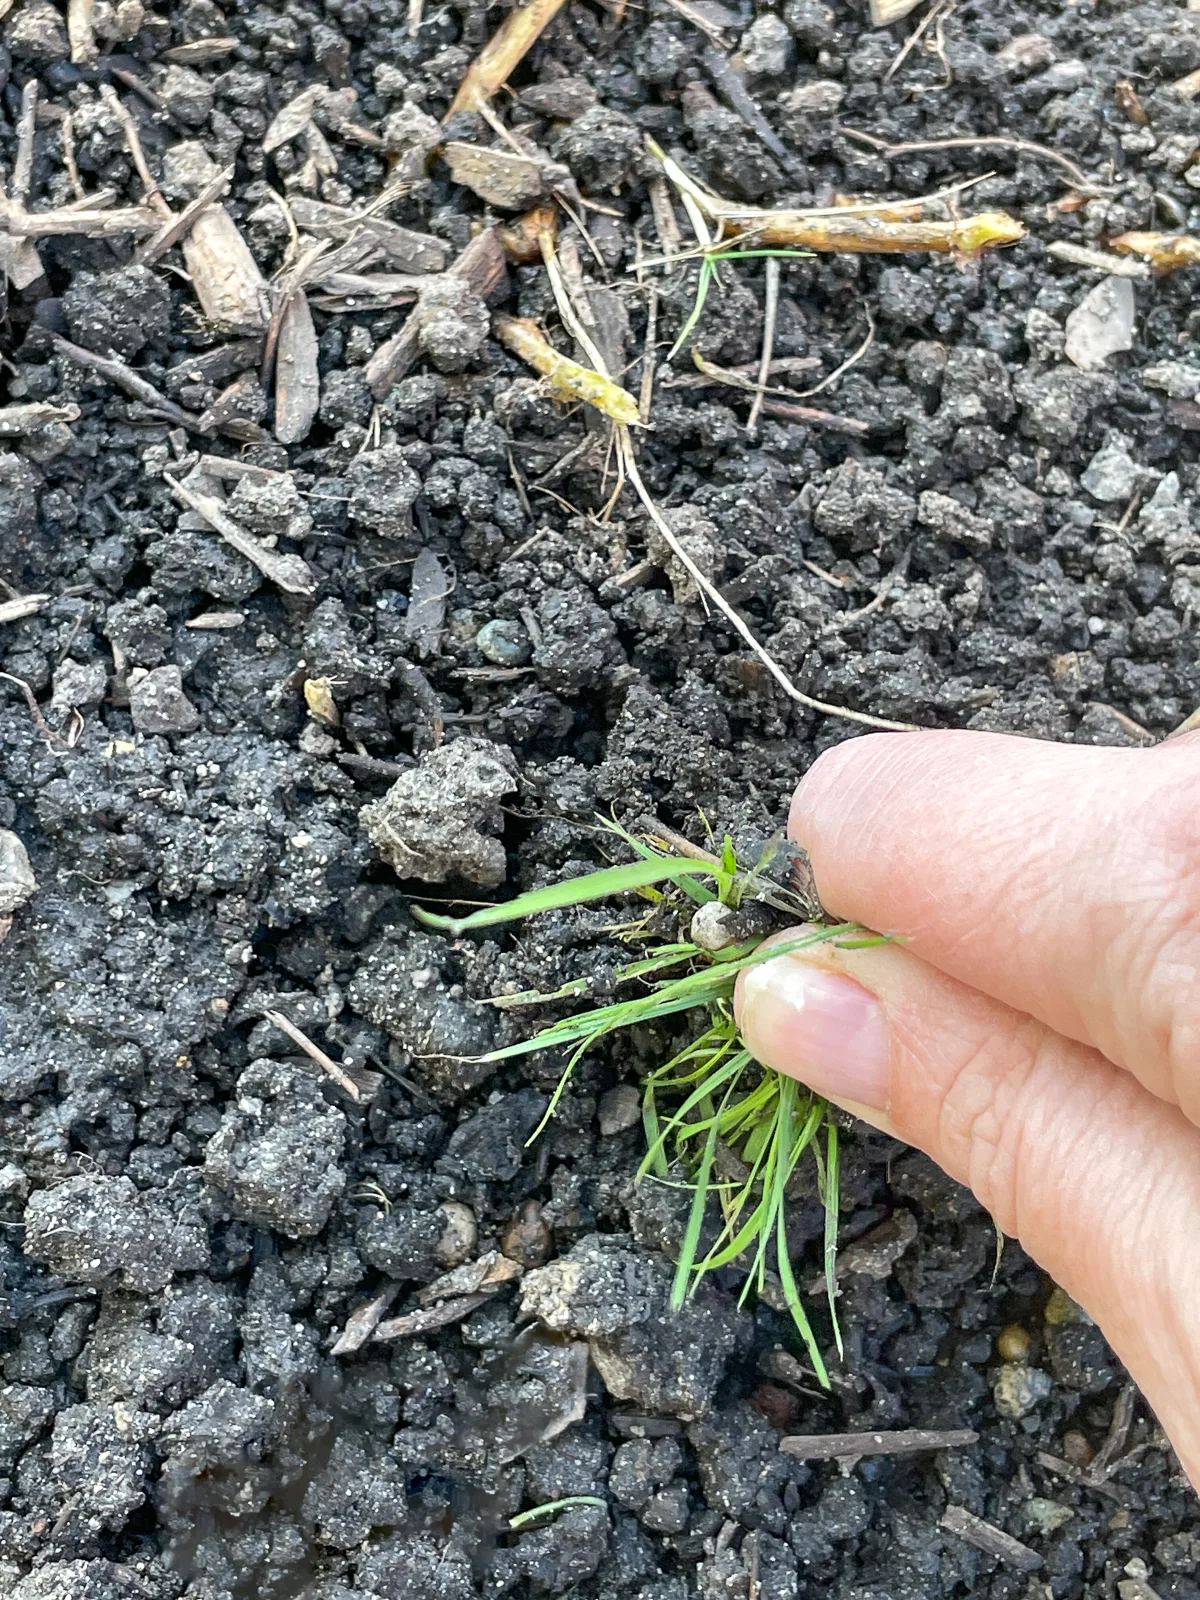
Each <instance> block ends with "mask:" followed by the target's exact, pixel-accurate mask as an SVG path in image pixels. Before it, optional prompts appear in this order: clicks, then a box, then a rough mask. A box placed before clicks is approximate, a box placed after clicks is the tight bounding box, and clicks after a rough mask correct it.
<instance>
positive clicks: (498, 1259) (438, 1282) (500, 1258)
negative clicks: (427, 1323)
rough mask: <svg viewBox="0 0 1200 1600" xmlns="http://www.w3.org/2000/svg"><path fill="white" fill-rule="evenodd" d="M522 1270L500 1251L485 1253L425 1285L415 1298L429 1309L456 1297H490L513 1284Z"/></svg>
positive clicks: (515, 1262)
mask: <svg viewBox="0 0 1200 1600" xmlns="http://www.w3.org/2000/svg"><path fill="white" fill-rule="evenodd" d="M523 1271H524V1268H523V1267H522V1266H521V1264H520V1263H519V1262H517V1261H511V1260H509V1258H508V1256H504V1255H501V1254H500V1252H499V1250H488V1251H486V1252H485V1253H484V1254H483V1255H481V1256H480V1257H479V1258H478V1259H477V1260H475V1261H464V1262H463V1264H462V1266H461V1267H455V1268H454V1269H453V1271H451V1272H444V1273H443V1274H442V1276H441V1277H440V1278H435V1279H434V1281H433V1282H432V1283H430V1284H426V1286H425V1288H424V1289H422V1290H421V1292H420V1294H419V1295H418V1296H417V1298H418V1299H419V1300H420V1302H421V1304H422V1305H423V1306H431V1305H436V1304H438V1303H439V1302H440V1301H442V1300H453V1299H455V1298H457V1297H458V1296H459V1295H476V1294H483V1293H485V1292H486V1293H489V1294H491V1293H494V1292H495V1290H497V1289H502V1288H503V1287H504V1285H505V1284H506V1283H513V1282H515V1281H516V1279H518V1278H519V1277H520V1276H521V1274H522V1272H523Z"/></svg>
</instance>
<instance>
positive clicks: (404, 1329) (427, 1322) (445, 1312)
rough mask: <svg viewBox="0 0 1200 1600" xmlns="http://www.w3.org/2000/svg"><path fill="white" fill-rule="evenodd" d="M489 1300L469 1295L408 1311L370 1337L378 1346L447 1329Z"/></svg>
mask: <svg viewBox="0 0 1200 1600" xmlns="http://www.w3.org/2000/svg"><path fill="white" fill-rule="evenodd" d="M490 1299H491V1295H490V1294H469V1295H464V1296H463V1298H462V1299H460V1300H443V1301H442V1303H441V1304H440V1305H437V1306H429V1307H428V1308H426V1309H423V1310H421V1311H410V1312H409V1314H408V1315H407V1316H406V1317H393V1318H392V1319H391V1321H390V1322H381V1323H380V1324H379V1326H378V1327H377V1328H376V1329H375V1332H374V1335H373V1336H372V1337H373V1338H374V1341H375V1343H376V1344H379V1343H382V1342H383V1341H384V1340H387V1339H411V1338H414V1337H415V1336H416V1335H417V1334H420V1333H434V1332H436V1330H437V1329H438V1328H448V1327H449V1326H450V1325H451V1323H454V1322H461V1321H462V1319H463V1318H464V1317H469V1316H470V1315H471V1313H472V1311H478V1310H479V1308H480V1306H482V1305H486V1303H487V1302H488V1301H489V1300H490Z"/></svg>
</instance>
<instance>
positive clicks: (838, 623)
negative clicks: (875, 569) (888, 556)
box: [822, 545, 912, 633]
mask: <svg viewBox="0 0 1200 1600" xmlns="http://www.w3.org/2000/svg"><path fill="white" fill-rule="evenodd" d="M911 560H912V545H909V547H908V549H907V550H905V552H904V553H903V555H902V556H901V557H900V559H899V561H897V562H896V565H895V566H894V567H893V568H892V570H891V571H890V572H889V573H888V574H887V576H886V577H885V578H884V580H883V582H882V583H881V584H880V585H879V587H878V588H877V589H876V591H875V593H874V596H873V597H872V598H871V599H870V600H868V601H867V603H866V605H865V606H859V608H858V609H857V611H840V612H838V613H837V614H836V615H835V616H833V617H831V618H830V620H829V621H828V622H827V623H826V624H825V627H824V629H823V630H822V631H823V632H825V633H840V632H841V631H842V629H843V628H850V627H853V626H854V625H855V623H859V622H865V621H866V619H867V618H868V617H873V616H874V615H875V613H876V612H877V611H881V610H882V609H883V605H884V602H885V601H886V599H887V597H888V595H890V594H891V592H892V590H893V589H894V588H895V587H896V585H897V584H898V583H899V582H900V581H901V580H902V579H903V577H904V575H905V573H906V572H907V571H908V564H909V562H910V561H911Z"/></svg>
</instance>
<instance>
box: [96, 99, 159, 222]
mask: <svg viewBox="0 0 1200 1600" xmlns="http://www.w3.org/2000/svg"><path fill="white" fill-rule="evenodd" d="M100 98H101V99H102V100H103V101H104V104H105V105H106V106H107V107H108V109H109V110H110V111H111V112H112V114H113V116H114V117H116V118H117V120H118V122H120V124H121V131H122V133H123V134H124V135H125V143H126V145H127V147H128V149H129V154H130V157H131V159H132V161H133V164H134V166H135V168H136V169H137V175H138V177H139V178H140V179H141V180H142V187H143V189H144V191H145V192H144V194H143V196H142V198H143V200H144V201H145V203H146V204H147V205H149V206H153V207H154V209H155V210H156V211H157V212H158V214H159V215H160V216H161V217H170V216H171V214H172V213H171V208H170V206H169V205H168V204H167V202H166V201H165V200H164V199H163V194H162V190H161V189H160V188H159V186H158V184H157V183H156V182H155V179H154V176H153V174H152V173H151V171H150V168H149V166H148V165H147V164H146V156H145V152H144V151H143V149H142V141H141V136H140V135H139V133H138V131H137V123H136V122H134V120H133V115H132V113H131V112H130V110H129V108H128V106H126V104H125V102H124V101H123V100H122V99H121V97H120V95H119V94H118V93H117V91H116V90H115V89H114V88H113V86H112V84H111V83H102V84H101V85H100Z"/></svg>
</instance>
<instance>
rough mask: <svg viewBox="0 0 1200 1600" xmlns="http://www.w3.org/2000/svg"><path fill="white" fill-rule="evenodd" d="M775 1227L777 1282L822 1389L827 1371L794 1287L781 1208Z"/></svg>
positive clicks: (794, 1277)
mask: <svg viewBox="0 0 1200 1600" xmlns="http://www.w3.org/2000/svg"><path fill="white" fill-rule="evenodd" d="M775 1229H776V1235H775V1237H776V1259H777V1264H778V1267H779V1282H780V1284H781V1285H782V1287H783V1297H784V1299H785V1300H786V1301H787V1306H788V1310H789V1311H790V1312H791V1313H792V1321H793V1322H794V1323H795V1324H796V1327H797V1328H798V1329H799V1331H800V1337H801V1338H802V1339H803V1340H804V1345H805V1348H806V1349H807V1351H808V1359H809V1360H810V1361H811V1362H812V1364H813V1371H814V1372H815V1373H816V1375H817V1381H818V1382H819V1383H820V1385H821V1387H822V1388H823V1389H828V1388H829V1387H830V1384H829V1373H828V1372H827V1371H826V1370H825V1361H824V1359H823V1357H822V1355H821V1351H820V1348H819V1346H818V1345H817V1338H816V1335H815V1334H814V1333H813V1330H812V1324H811V1323H810V1322H809V1320H808V1313H807V1312H806V1311H805V1309H804V1306H803V1305H802V1304H801V1301H800V1291H799V1289H797V1287H796V1275H795V1273H794V1272H793V1271H792V1259H791V1256H790V1255H789V1254H788V1241H787V1219H786V1217H785V1216H784V1213H783V1210H782V1209H781V1210H780V1212H779V1215H778V1217H777V1218H776V1223H775Z"/></svg>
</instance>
